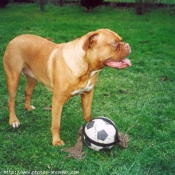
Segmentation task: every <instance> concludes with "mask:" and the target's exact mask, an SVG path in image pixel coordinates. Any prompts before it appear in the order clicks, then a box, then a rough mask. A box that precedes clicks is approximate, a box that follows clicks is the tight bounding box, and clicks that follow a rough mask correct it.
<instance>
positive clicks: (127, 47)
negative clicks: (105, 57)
mask: <svg viewBox="0 0 175 175" xmlns="http://www.w3.org/2000/svg"><path fill="white" fill-rule="evenodd" d="M124 48H125V49H126V50H129V52H131V47H130V45H129V44H128V43H126V44H125V46H124Z"/></svg>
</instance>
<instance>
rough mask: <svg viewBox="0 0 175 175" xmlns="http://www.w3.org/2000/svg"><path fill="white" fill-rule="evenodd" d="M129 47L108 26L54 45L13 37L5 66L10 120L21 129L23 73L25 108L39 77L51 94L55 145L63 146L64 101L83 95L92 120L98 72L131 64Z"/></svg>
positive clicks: (35, 38) (34, 38) (86, 114)
mask: <svg viewBox="0 0 175 175" xmlns="http://www.w3.org/2000/svg"><path fill="white" fill-rule="evenodd" d="M130 52H131V49H130V46H129V44H127V43H123V42H122V38H121V37H120V36H119V35H117V34H116V33H114V32H112V31H110V30H108V29H99V30H97V31H94V32H90V33H88V34H86V35H84V36H82V37H81V38H79V39H76V40H74V41H71V42H68V43H63V44H55V43H53V42H51V41H48V40H47V39H44V38H41V37H39V36H34V35H21V36H18V37H16V38H15V39H13V40H12V41H11V42H10V43H9V45H8V46H7V49H6V51H5V54H4V62H3V63H4V69H5V72H6V77H7V87H8V93H9V101H8V109H9V123H10V125H12V126H13V128H18V127H19V125H20V122H19V120H18V119H17V117H16V114H15V109H14V108H15V97H16V91H17V87H18V83H19V80H20V74H21V73H23V74H24V75H25V77H26V80H27V85H26V89H25V108H26V109H27V110H32V109H34V107H33V106H32V105H31V104H30V100H31V97H32V92H33V89H34V87H35V85H36V83H37V80H39V81H40V82H42V83H43V84H44V85H45V86H46V87H47V89H48V90H50V91H52V92H53V97H52V127H51V132H52V144H53V145H62V144H64V142H63V141H62V140H61V139H60V120H61V112H62V107H63V105H64V103H65V102H66V101H67V100H68V99H69V98H70V97H72V96H74V95H77V94H81V99H82V108H83V114H84V120H85V121H86V122H88V121H89V120H90V119H91V103H92V96H93V90H94V86H95V83H96V81H97V77H98V73H99V71H100V70H101V69H102V68H103V67H104V66H109V67H113V68H118V69H122V68H125V67H128V66H131V63H130V61H129V60H128V59H126V56H127V55H128V54H129V53H130Z"/></svg>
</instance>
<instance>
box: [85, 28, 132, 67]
mask: <svg viewBox="0 0 175 175" xmlns="http://www.w3.org/2000/svg"><path fill="white" fill-rule="evenodd" d="M83 50H84V51H85V52H86V58H87V59H88V61H90V62H91V63H92V64H98V67H99V68H102V67H104V66H109V67H113V68H118V69H122V68H126V67H128V66H131V62H130V60H129V59H126V57H127V56H128V55H129V54H130V52H131V48H130V46H129V44H128V43H124V42H123V41H122V38H121V37H120V36H119V35H118V34H116V33H114V32H113V31H111V30H108V29H99V30H97V31H95V32H90V33H88V34H87V35H85V42H84V44H83Z"/></svg>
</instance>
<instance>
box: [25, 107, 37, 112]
mask: <svg viewBox="0 0 175 175" xmlns="http://www.w3.org/2000/svg"><path fill="white" fill-rule="evenodd" d="M25 108H26V109H27V110H28V111H32V110H34V109H35V106H29V107H25Z"/></svg>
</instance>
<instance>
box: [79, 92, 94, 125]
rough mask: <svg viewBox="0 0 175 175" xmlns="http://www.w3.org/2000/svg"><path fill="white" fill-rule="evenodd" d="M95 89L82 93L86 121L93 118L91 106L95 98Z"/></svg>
mask: <svg viewBox="0 0 175 175" xmlns="http://www.w3.org/2000/svg"><path fill="white" fill-rule="evenodd" d="M93 91H94V90H93V89H92V90H91V91H89V92H86V93H84V94H82V95H81V101H82V108H83V116H84V120H85V121H86V122H89V121H90V120H91V106H92V99H93Z"/></svg>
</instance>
